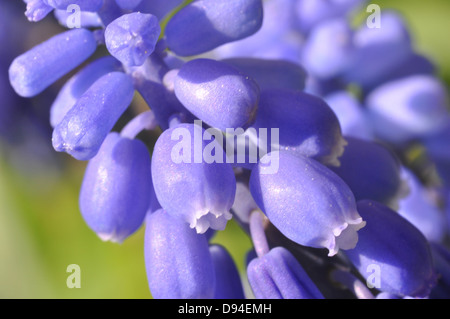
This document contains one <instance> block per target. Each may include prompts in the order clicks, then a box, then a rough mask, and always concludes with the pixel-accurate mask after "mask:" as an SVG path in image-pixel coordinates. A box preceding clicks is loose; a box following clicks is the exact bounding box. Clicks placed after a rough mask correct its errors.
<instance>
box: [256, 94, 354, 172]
mask: <svg viewBox="0 0 450 319" xmlns="http://www.w3.org/2000/svg"><path fill="white" fill-rule="evenodd" d="M252 128H255V129H256V130H257V131H259V130H260V129H267V141H268V142H270V144H271V149H269V150H268V151H270V150H276V149H278V148H279V149H281V150H289V151H290V152H293V153H295V154H298V155H302V156H307V157H311V158H314V159H316V160H318V161H320V162H322V163H324V164H330V165H339V157H340V156H341V155H342V153H343V152H344V146H345V145H346V141H345V140H344V139H343V137H342V135H341V127H340V125H339V121H338V119H337V117H336V115H335V114H334V112H333V111H332V110H331V108H330V107H329V106H328V105H327V104H326V103H325V102H324V101H323V100H322V99H321V98H319V97H316V96H313V95H310V94H307V93H304V92H301V91H293V90H284V89H268V90H265V91H263V92H261V98H260V103H259V106H258V113H257V116H256V120H255V123H254V124H253V125H252ZM272 129H275V130H276V131H278V135H279V140H278V141H277V139H274V137H273V134H272ZM249 134H251V132H249ZM277 142H278V143H277Z"/></svg>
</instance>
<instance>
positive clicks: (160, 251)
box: [144, 209, 215, 299]
mask: <svg viewBox="0 0 450 319" xmlns="http://www.w3.org/2000/svg"><path fill="white" fill-rule="evenodd" d="M144 244H145V245H144V251H145V267H146V270H147V278H148V283H149V287H150V291H151V293H152V296H153V298H156V299H194V298H198V299H204V298H212V297H213V296H214V288H215V273H214V266H213V262H212V259H211V255H210V252H209V248H208V242H207V241H206V237H205V236H204V235H199V234H197V233H196V232H195V230H193V229H191V228H189V225H188V224H186V223H185V222H184V221H183V220H180V219H179V218H176V217H174V216H171V215H170V214H168V213H166V212H165V211H164V210H162V209H160V210H158V211H156V212H154V213H152V214H149V215H148V217H147V218H146V230H145V239H144Z"/></svg>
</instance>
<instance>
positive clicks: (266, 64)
mask: <svg viewBox="0 0 450 319" xmlns="http://www.w3.org/2000/svg"><path fill="white" fill-rule="evenodd" d="M222 62H225V63H228V64H230V65H232V66H234V67H235V68H237V69H239V70H241V71H242V72H243V73H245V74H248V75H249V76H250V77H251V78H253V79H254V80H255V82H256V83H258V86H259V88H260V89H261V90H265V89H270V88H284V89H291V90H300V91H301V90H303V89H304V88H305V80H306V71H305V69H303V67H301V66H300V65H299V64H296V63H293V62H290V61H286V60H272V59H259V58H231V59H224V60H222Z"/></svg>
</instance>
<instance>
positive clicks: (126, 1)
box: [116, 0, 142, 10]
mask: <svg viewBox="0 0 450 319" xmlns="http://www.w3.org/2000/svg"><path fill="white" fill-rule="evenodd" d="M141 2H142V0H116V3H117V5H118V6H119V7H121V8H122V9H125V10H132V9H134V8H136V7H137V6H138V5H139V4H140V3H141Z"/></svg>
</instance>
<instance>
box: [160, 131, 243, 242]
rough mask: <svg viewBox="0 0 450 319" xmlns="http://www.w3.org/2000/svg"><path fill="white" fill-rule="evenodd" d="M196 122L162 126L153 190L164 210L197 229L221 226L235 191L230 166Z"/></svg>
mask: <svg viewBox="0 0 450 319" xmlns="http://www.w3.org/2000/svg"><path fill="white" fill-rule="evenodd" d="M208 131H209V130H204V129H203V128H202V127H201V126H199V125H197V124H180V125H178V126H175V127H172V128H170V129H167V130H165V131H164V132H163V133H162V134H161V135H160V137H159V138H158V140H157V142H156V144H155V148H154V151H153V155H152V177H153V185H154V187H155V193H156V196H157V198H158V201H159V203H160V204H161V206H162V208H164V210H166V211H167V213H169V214H171V215H174V216H178V218H180V219H181V220H183V221H185V222H187V223H189V224H190V226H191V227H192V228H195V229H196V230H197V232H198V233H204V232H205V231H206V230H208V228H209V227H211V228H213V229H216V230H219V229H224V228H225V225H226V223H227V221H228V220H229V219H231V213H230V209H231V206H232V205H233V201H234V197H235V193H236V179H235V176H234V172H233V168H232V167H231V165H230V164H228V163H226V161H225V155H224V154H225V153H224V151H223V149H222V146H221V145H220V144H219V141H220V139H215V138H214V136H213V135H211V134H209V132H208Z"/></svg>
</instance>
